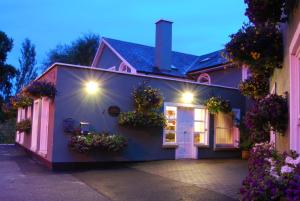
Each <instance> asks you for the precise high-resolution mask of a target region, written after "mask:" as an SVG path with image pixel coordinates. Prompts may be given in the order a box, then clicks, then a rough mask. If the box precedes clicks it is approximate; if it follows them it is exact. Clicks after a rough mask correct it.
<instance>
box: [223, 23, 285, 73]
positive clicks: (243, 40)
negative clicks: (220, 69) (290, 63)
mask: <svg viewBox="0 0 300 201" xmlns="http://www.w3.org/2000/svg"><path fill="white" fill-rule="evenodd" d="M230 37H231V41H230V42H229V43H227V44H226V46H225V48H226V52H227V56H228V58H229V59H230V60H231V61H233V62H236V63H239V64H245V65H247V66H248V67H249V68H250V70H251V72H252V73H253V74H259V75H264V76H266V77H269V76H270V75H271V74H272V73H273V71H274V69H275V68H281V67H282V61H283V41H282V34H281V33H280V31H279V29H278V28H277V27H274V26H264V27H255V26H252V25H249V24H248V25H245V26H243V27H242V29H240V30H239V31H238V32H237V33H236V34H233V35H231V36H230Z"/></svg>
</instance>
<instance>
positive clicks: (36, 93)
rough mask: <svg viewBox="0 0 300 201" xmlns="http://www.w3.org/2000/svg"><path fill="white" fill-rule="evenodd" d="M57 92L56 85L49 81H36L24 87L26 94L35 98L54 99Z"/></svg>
mask: <svg viewBox="0 0 300 201" xmlns="http://www.w3.org/2000/svg"><path fill="white" fill-rule="evenodd" d="M56 93H57V91H56V88H55V85H54V84H52V83H50V82H47V81H34V82H32V83H31V84H30V85H29V86H28V87H26V88H25V89H24V94H26V95H28V96H30V97H33V98H42V97H48V98H52V99H54V98H55V96H56Z"/></svg>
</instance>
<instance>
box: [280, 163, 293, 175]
mask: <svg viewBox="0 0 300 201" xmlns="http://www.w3.org/2000/svg"><path fill="white" fill-rule="evenodd" d="M293 170H294V168H292V167H290V166H288V165H285V166H282V167H281V174H284V173H290V172H292V171H293Z"/></svg>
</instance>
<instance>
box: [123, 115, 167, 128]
mask: <svg viewBox="0 0 300 201" xmlns="http://www.w3.org/2000/svg"><path fill="white" fill-rule="evenodd" d="M119 124H120V125H121V126H126V127H133V128H149V127H164V126H165V125H166V118H165V116H164V114H162V113H156V112H149V113H141V112H136V111H131V112H123V113H121V114H120V116H119Z"/></svg>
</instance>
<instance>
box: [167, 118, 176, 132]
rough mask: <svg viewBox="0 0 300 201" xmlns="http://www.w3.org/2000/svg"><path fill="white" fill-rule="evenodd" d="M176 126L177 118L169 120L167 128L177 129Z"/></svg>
mask: <svg viewBox="0 0 300 201" xmlns="http://www.w3.org/2000/svg"><path fill="white" fill-rule="evenodd" d="M175 128H176V120H168V121H167V126H166V130H170V131H175Z"/></svg>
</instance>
